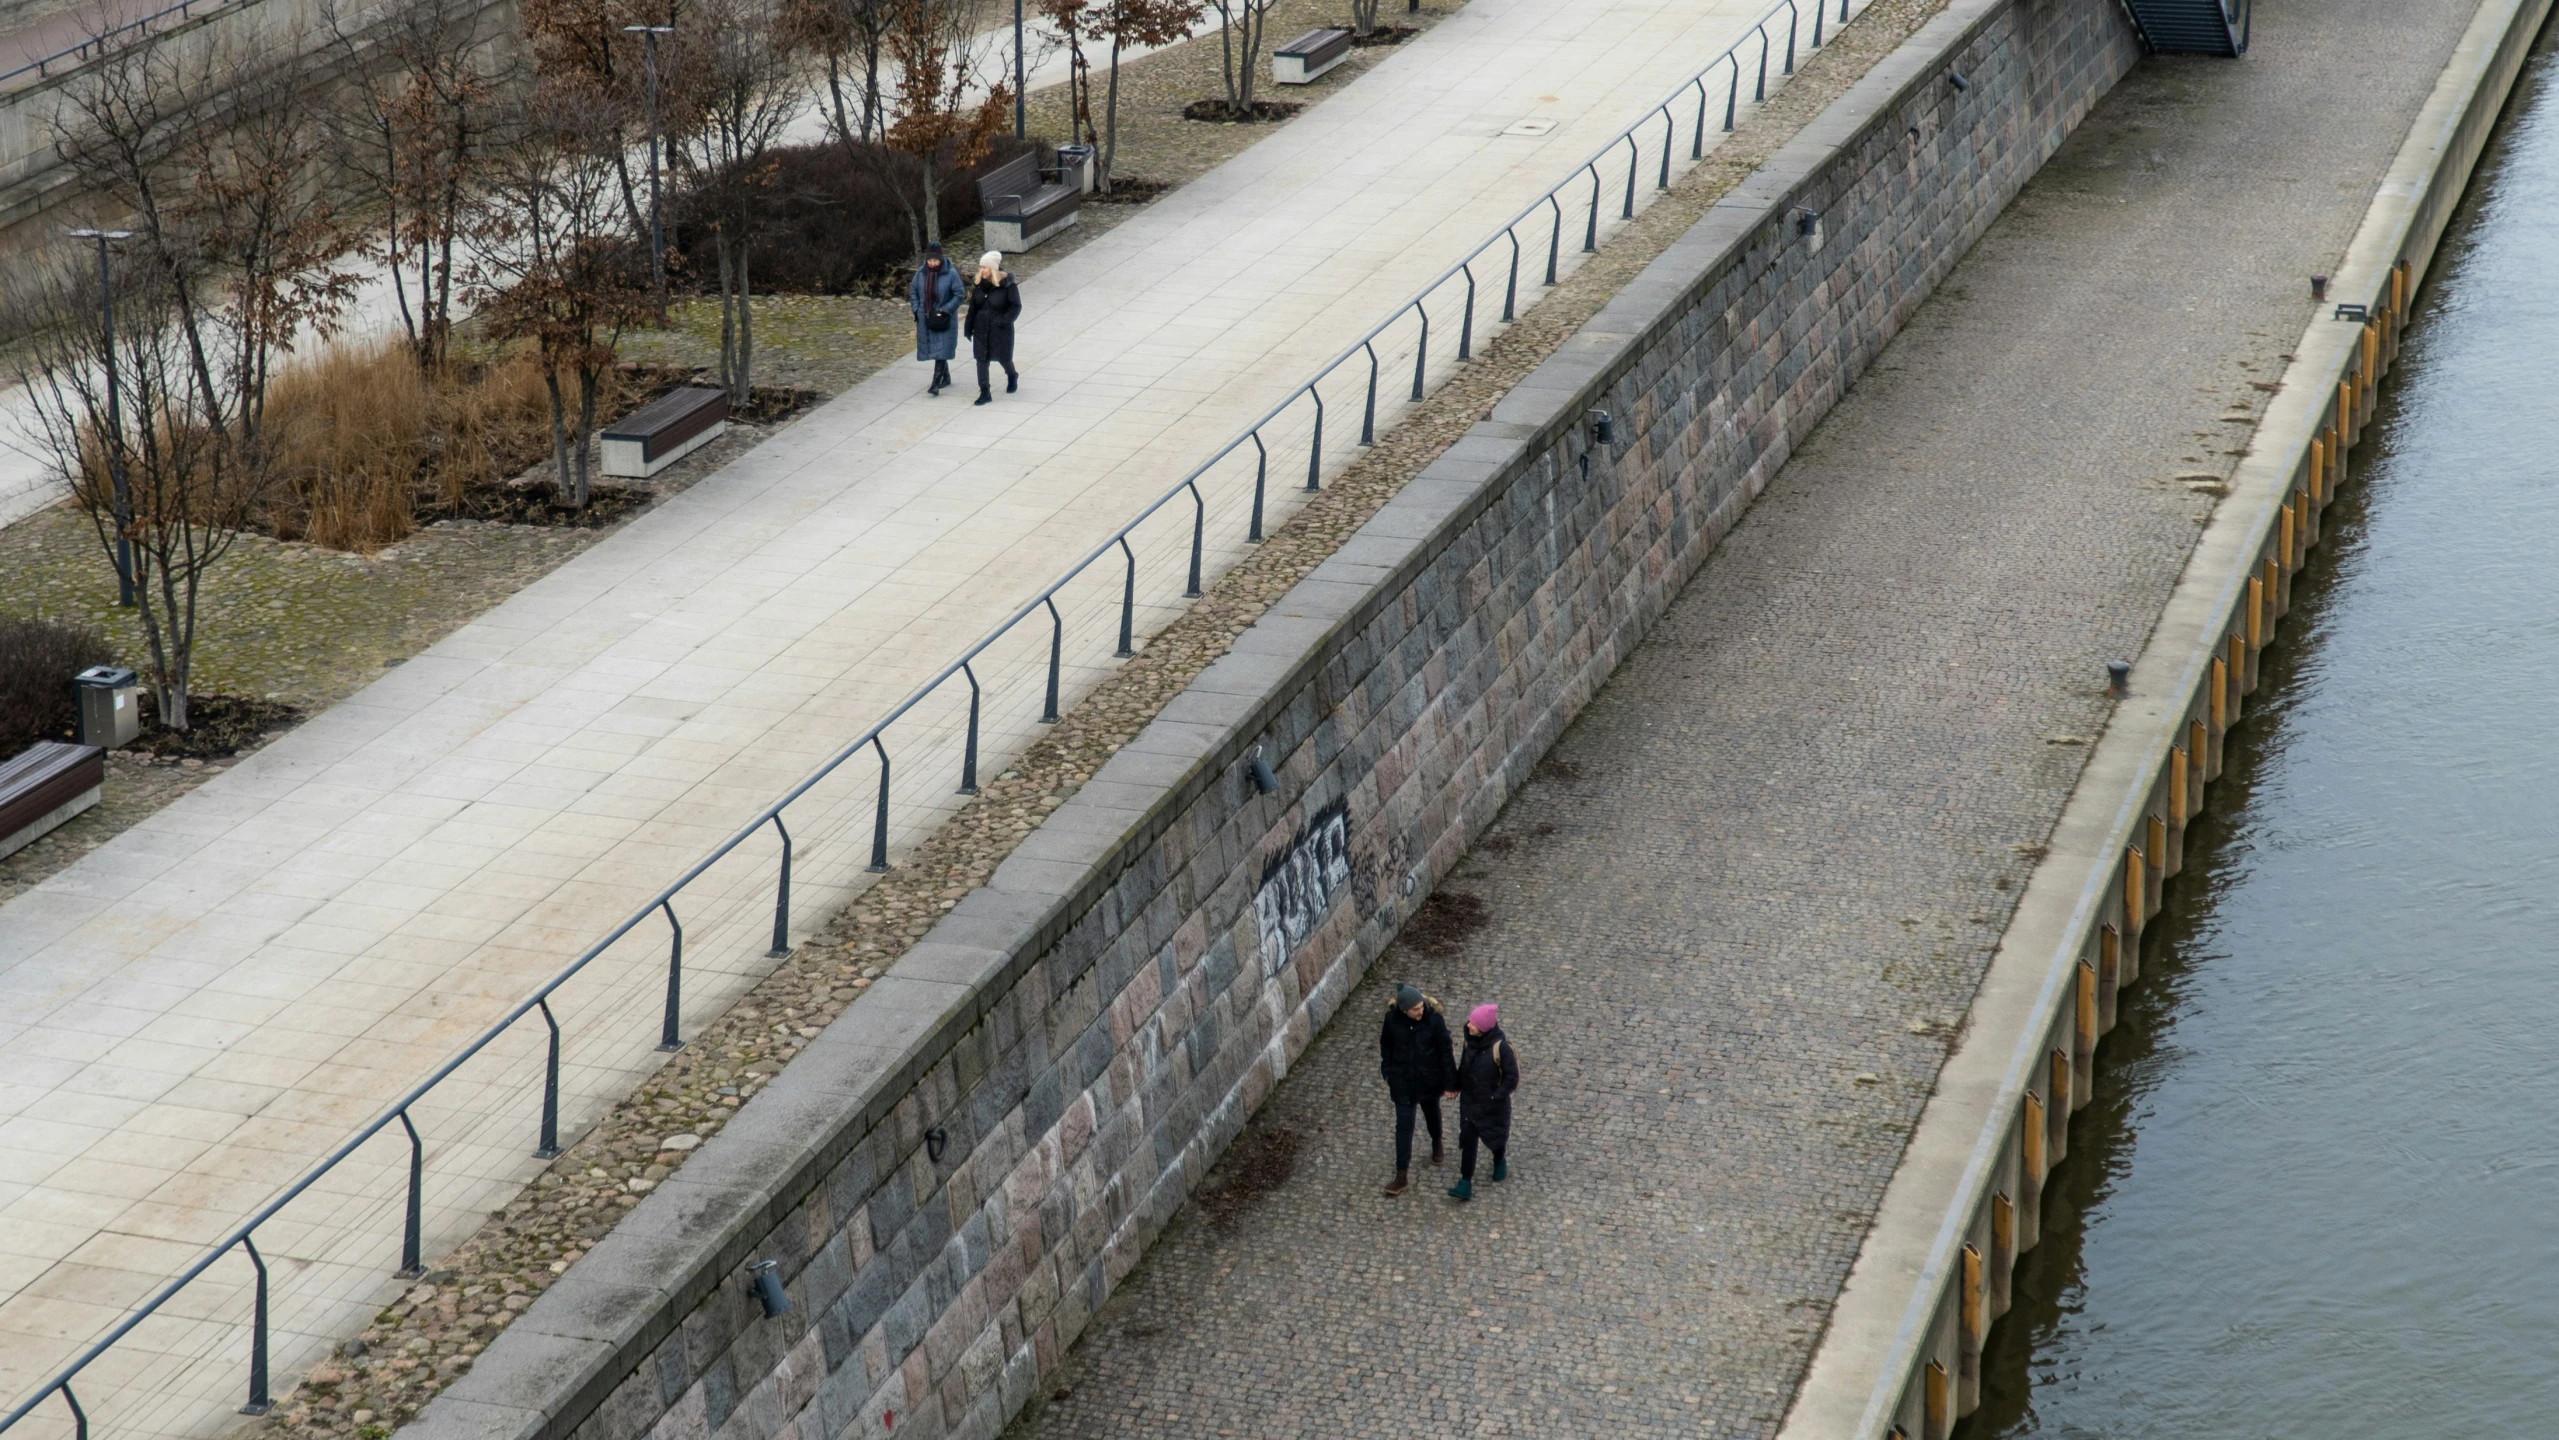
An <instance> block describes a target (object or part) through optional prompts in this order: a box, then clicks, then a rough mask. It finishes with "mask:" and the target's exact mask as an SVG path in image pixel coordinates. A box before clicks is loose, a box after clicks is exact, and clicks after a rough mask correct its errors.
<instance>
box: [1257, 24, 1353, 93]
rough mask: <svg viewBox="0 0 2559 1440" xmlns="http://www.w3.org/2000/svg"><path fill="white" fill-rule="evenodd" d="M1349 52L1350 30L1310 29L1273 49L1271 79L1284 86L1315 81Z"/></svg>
mask: <svg viewBox="0 0 2559 1440" xmlns="http://www.w3.org/2000/svg"><path fill="white" fill-rule="evenodd" d="M1350 55H1351V32H1349V31H1348V30H1329V29H1328V30H1309V31H1307V32H1306V33H1305V34H1303V35H1300V36H1298V37H1297V38H1296V39H1294V40H1291V41H1289V42H1288V43H1287V44H1285V45H1282V46H1281V47H1280V48H1278V49H1277V50H1274V51H1272V52H1271V78H1272V79H1274V80H1276V81H1278V82H1279V83H1281V84H1282V85H1307V84H1312V83H1313V82H1314V80H1315V77H1317V76H1319V75H1321V74H1323V73H1324V72H1325V71H1327V70H1330V69H1332V68H1333V67H1334V66H1336V65H1339V64H1341V63H1342V62H1343V61H1344V60H1347V59H1349V58H1350Z"/></svg>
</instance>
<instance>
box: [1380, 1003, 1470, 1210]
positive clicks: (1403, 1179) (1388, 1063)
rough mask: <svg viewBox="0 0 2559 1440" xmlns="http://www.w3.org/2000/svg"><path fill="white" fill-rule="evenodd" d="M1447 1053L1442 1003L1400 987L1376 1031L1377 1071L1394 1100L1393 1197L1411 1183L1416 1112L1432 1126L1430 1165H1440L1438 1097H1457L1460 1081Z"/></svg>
mask: <svg viewBox="0 0 2559 1440" xmlns="http://www.w3.org/2000/svg"><path fill="white" fill-rule="evenodd" d="M1448 1050H1449V1044H1448V1021H1447V1020H1446V1019H1445V1018H1443V1017H1442V1016H1441V1015H1440V1013H1439V1002H1438V1001H1436V1000H1434V999H1432V998H1431V997H1429V996H1428V995H1425V994H1423V993H1422V992H1421V991H1419V990H1416V989H1414V988H1413V987H1412V986H1410V985H1398V986H1396V987H1395V1000H1394V1003H1392V1004H1390V1005H1388V1006H1387V1007H1386V1022H1385V1024H1384V1025H1382V1026H1381V1027H1379V1029H1378V1032H1377V1073H1378V1074H1380V1075H1383V1076H1385V1077H1386V1093H1387V1095H1388V1096H1390V1097H1391V1098H1392V1099H1393V1100H1394V1101H1395V1180H1394V1182H1393V1183H1392V1184H1390V1185H1388V1186H1387V1187H1386V1193H1387V1194H1389V1195H1401V1194H1403V1193H1404V1192H1405V1190H1406V1189H1408V1188H1410V1187H1411V1185H1412V1181H1411V1179H1410V1178H1408V1177H1409V1172H1410V1171H1411V1170H1412V1168H1413V1112H1414V1111H1415V1110H1419V1111H1421V1112H1422V1118H1423V1119H1424V1120H1425V1121H1427V1122H1429V1125H1430V1131H1431V1163H1432V1164H1434V1165H1436V1164H1438V1163H1439V1161H1440V1139H1439V1136H1440V1130H1439V1125H1440V1120H1439V1098H1440V1096H1442V1095H1443V1094H1455V1093H1456V1092H1455V1091H1454V1090H1452V1089H1450V1088H1449V1087H1450V1086H1452V1085H1454V1084H1455V1083H1456V1081H1457V1068H1456V1066H1455V1065H1453V1064H1451V1063H1450V1061H1449V1058H1448Z"/></svg>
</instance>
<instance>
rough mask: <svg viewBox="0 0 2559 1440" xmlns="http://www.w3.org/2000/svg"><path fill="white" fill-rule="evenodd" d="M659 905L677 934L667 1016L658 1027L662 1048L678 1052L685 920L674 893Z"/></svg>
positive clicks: (669, 962) (670, 955) (669, 958)
mask: <svg viewBox="0 0 2559 1440" xmlns="http://www.w3.org/2000/svg"><path fill="white" fill-rule="evenodd" d="M658 908H659V909H660V910H663V911H665V912H666V924H667V928H668V929H669V930H670V931H672V932H673V933H674V939H673V940H672V941H671V942H670V943H669V944H668V946H667V952H666V1018H665V1020H664V1021H663V1022H662V1023H661V1024H660V1025H659V1026H658V1048H659V1049H660V1050H667V1051H675V1050H681V1049H683V1048H684V1041H683V1040H682V1039H680V1038H678V1036H677V1035H676V1029H675V1021H676V1016H677V1015H678V1014H679V1013H680V1012H681V1011H682V1010H683V1008H684V922H683V921H681V920H678V919H676V918H675V897H674V896H672V895H670V896H668V897H667V898H666V899H664V900H661V901H659V902H658Z"/></svg>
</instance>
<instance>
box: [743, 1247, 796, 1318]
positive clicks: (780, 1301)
mask: <svg viewBox="0 0 2559 1440" xmlns="http://www.w3.org/2000/svg"><path fill="white" fill-rule="evenodd" d="M781 1268H782V1262H781V1261H779V1260H758V1261H756V1262H755V1263H754V1264H752V1265H749V1266H747V1267H746V1273H747V1274H749V1275H752V1276H754V1277H755V1303H757V1304H758V1305H761V1306H763V1307H764V1318H765V1319H767V1320H770V1319H772V1318H773V1317H774V1316H776V1315H780V1314H784V1313H786V1312H787V1311H789V1310H790V1308H791V1297H790V1294H789V1292H787V1291H785V1290H784V1289H783V1288H782V1277H781V1275H780V1274H779V1273H777V1272H779V1271H780V1270H781Z"/></svg>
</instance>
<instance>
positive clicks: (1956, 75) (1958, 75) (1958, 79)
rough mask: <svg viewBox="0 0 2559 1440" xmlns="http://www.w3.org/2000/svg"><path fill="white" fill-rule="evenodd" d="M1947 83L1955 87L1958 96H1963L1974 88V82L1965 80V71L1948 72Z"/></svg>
mask: <svg viewBox="0 0 2559 1440" xmlns="http://www.w3.org/2000/svg"><path fill="white" fill-rule="evenodd" d="M1946 83H1947V84H1949V85H1952V86H1954V87H1955V93H1956V94H1958V95H1961V94H1963V93H1964V92H1965V91H1967V90H1970V89H1971V88H1973V82H1971V81H1970V80H1967V79H1965V78H1964V72H1963V71H1961V70H1949V71H1947V72H1946Z"/></svg>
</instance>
